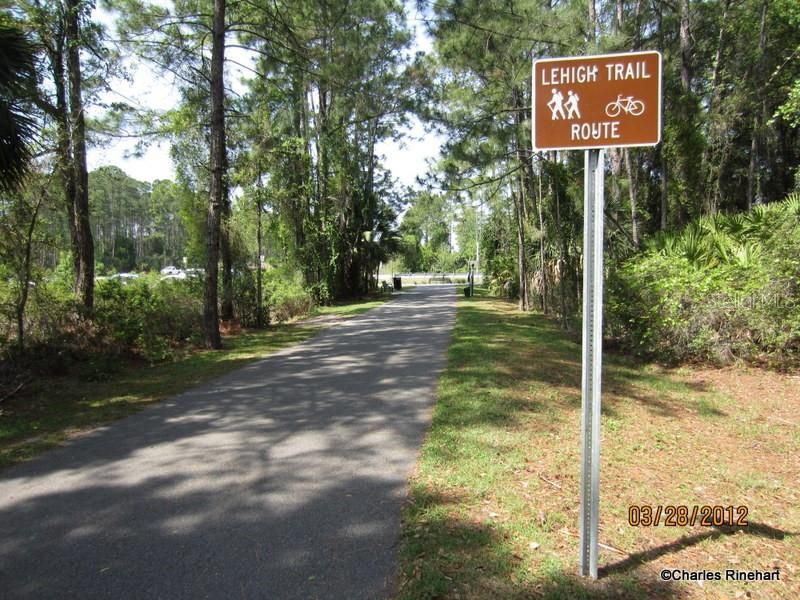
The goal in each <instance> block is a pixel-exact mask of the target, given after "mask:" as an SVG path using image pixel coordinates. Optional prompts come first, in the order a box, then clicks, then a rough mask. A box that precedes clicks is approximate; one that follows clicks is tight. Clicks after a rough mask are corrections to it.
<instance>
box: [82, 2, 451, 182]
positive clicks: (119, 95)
mask: <svg viewBox="0 0 800 600" xmlns="http://www.w3.org/2000/svg"><path fill="white" fill-rule="evenodd" d="M408 9H409V23H410V25H411V27H412V28H413V29H414V32H415V41H414V46H413V48H412V50H413V51H417V50H422V51H429V50H430V48H431V40H430V39H429V37H428V36H427V34H426V33H425V31H424V26H423V24H422V22H421V21H420V20H419V18H418V15H417V12H416V9H415V8H414V7H413V6H409V7H408ZM94 18H95V19H97V20H98V21H101V22H103V23H104V24H106V25H107V27H108V29H109V33H111V34H112V35H113V31H114V27H113V17H111V16H110V15H109V14H108V13H107V12H105V11H103V10H102V9H99V8H98V9H95V12H94ZM226 54H227V55H228V58H233V59H234V60H235V61H237V62H241V63H244V64H247V63H249V62H250V59H249V57H247V56H246V52H245V51H243V50H240V49H235V48H233V49H229V50H227V51H226ZM229 68H230V67H229ZM131 71H133V82H132V83H131V82H128V81H124V80H118V81H115V82H112V88H113V89H114V90H115V92H116V93H114V94H111V95H110V96H109V97H107V98H104V100H106V101H125V102H128V103H129V104H133V105H138V106H140V107H142V108H151V109H156V110H165V109H168V108H171V107H172V106H175V105H176V104H177V103H178V100H179V95H178V92H177V88H176V84H175V81H174V80H173V78H172V76H171V75H169V74H160V73H157V72H155V71H154V70H153V69H152V68H151V67H150V66H149V65H147V64H143V63H141V62H140V63H138V64H136V65H135V66H131ZM240 71H241V70H240ZM238 77H239V75H237V74H236V73H230V75H229V76H228V84H229V85H232V84H233V86H234V88H236V87H237V86H236V84H235V83H234V82H235V80H236V79H238ZM403 133H404V137H403V139H402V140H401V141H400V142H393V141H387V142H382V143H380V144H379V145H378V146H377V147H376V153H377V154H378V155H379V156H383V157H385V160H384V164H385V165H386V167H388V168H389V170H390V171H391V172H392V174H393V176H394V177H396V178H397V179H398V180H399V183H400V184H401V185H409V186H413V187H418V186H416V184H415V181H416V178H417V177H418V176H424V175H425V174H426V173H427V172H428V164H427V162H428V161H435V160H437V159H438V157H439V147H440V144H441V143H442V141H443V138H442V137H440V136H438V135H436V134H430V133H426V132H425V131H424V128H423V126H422V124H421V123H420V122H419V120H417V119H416V118H413V119H412V125H411V127H410V128H408V129H407V130H406V131H405V132H403ZM136 142H137V140H135V139H121V140H119V141H115V142H113V143H111V144H109V145H107V146H105V147H102V148H101V147H94V148H90V149H89V152H88V163H89V165H88V166H89V170H90V171H91V170H94V169H96V168H97V167H100V166H105V165H115V166H118V167H120V168H121V169H123V170H124V171H125V172H126V173H127V174H128V175H130V176H131V177H133V178H134V179H138V180H140V181H154V180H156V179H174V177H175V169H174V167H173V164H172V160H171V159H170V156H169V150H170V145H169V142H167V141H162V142H159V143H154V144H152V145H151V146H150V147H149V148H148V149H147V150H146V152H145V153H144V154H143V155H142V156H138V157H137V156H133V150H134V148H135V145H136Z"/></svg>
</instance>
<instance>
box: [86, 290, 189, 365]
mask: <svg viewBox="0 0 800 600" xmlns="http://www.w3.org/2000/svg"><path fill="white" fill-rule="evenodd" d="M200 298H201V294H200V290H199V283H197V282H195V281H193V280H192V279H188V280H186V281H163V282H158V283H156V284H154V285H153V284H150V283H148V282H146V281H134V282H132V283H127V284H124V283H122V282H121V281H120V280H119V279H109V280H106V281H103V282H102V283H100V284H99V285H98V286H97V292H96V307H95V319H94V322H95V325H96V326H97V327H98V329H99V331H100V332H101V333H102V334H103V335H105V336H107V337H108V338H109V339H110V341H111V342H112V343H113V344H114V345H116V347H117V348H118V350H119V351H126V350H129V349H130V350H132V351H133V352H134V353H136V354H139V355H141V356H142V357H144V358H145V359H147V360H149V361H151V362H157V361H161V360H164V359H166V358H169V356H170V353H171V348H172V347H173V346H175V345H178V344H180V343H185V342H187V341H190V340H191V339H192V338H195V339H196V338H198V337H199V335H200V333H201V327H202V323H201V315H202V303H201V300H200Z"/></svg>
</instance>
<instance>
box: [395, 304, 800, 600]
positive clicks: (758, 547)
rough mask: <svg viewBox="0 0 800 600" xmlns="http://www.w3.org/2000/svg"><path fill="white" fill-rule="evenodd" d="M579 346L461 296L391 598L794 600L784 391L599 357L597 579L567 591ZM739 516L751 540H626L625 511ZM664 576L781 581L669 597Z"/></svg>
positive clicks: (797, 514) (694, 535)
mask: <svg viewBox="0 0 800 600" xmlns="http://www.w3.org/2000/svg"><path fill="white" fill-rule="evenodd" d="M580 357H581V354H580V341H579V339H577V338H576V336H575V335H574V334H571V333H566V332H564V331H562V330H561V329H560V328H559V326H558V323H557V322H553V321H552V320H550V319H547V318H545V317H543V316H542V315H540V314H535V313H523V312H520V311H518V310H517V307H516V305H515V304H514V303H512V302H511V301H508V300H502V299H497V298H491V297H488V296H486V295H485V290H479V295H478V296H476V297H473V298H460V299H459V304H458V313H457V320H456V325H455V330H454V334H453V340H452V344H451V347H450V350H449V356H448V366H447V369H446V371H445V372H444V374H443V376H442V378H441V380H440V383H439V387H438V400H437V404H436V408H435V411H434V416H433V424H432V427H431V430H430V433H429V434H428V437H427V440H426V441H425V444H424V446H423V449H422V454H421V460H420V463H419V465H418V469H417V471H416V473H415V475H414V476H413V479H412V482H411V492H410V498H409V502H408V505H407V507H406V509H405V513H404V525H403V545H402V550H401V556H402V565H401V569H402V583H401V588H400V593H399V597H400V598H403V599H408V600H411V599H414V600H417V599H421V598H461V599H494V598H509V599H514V598H518V599H522V598H538V597H542V598H560V599H564V600H567V599H569V600H573V599H579V598H609V599H611V598H641V599H649V598H677V597H680V598H720V599H722V598H738V597H748V598H763V599H772V598H786V599H789V598H796V597H797V596H798V595H799V594H800V544H798V539H800V527H799V526H798V524H800V496H798V492H797V489H796V487H797V486H796V480H797V473H798V472H800V436H798V425H799V424H798V421H797V412H798V411H797V408H798V406H797V401H798V398H797V393H796V390H797V384H798V378H797V376H791V375H784V374H778V373H774V372H770V371H763V370H758V369H751V368H727V369H716V368H700V367H698V368H690V367H682V368H676V369H669V368H665V367H661V366H658V365H654V364H642V363H638V362H632V361H631V360H630V359H627V358H624V357H622V356H620V355H617V354H613V353H608V352H607V353H606V356H605V358H604V360H605V362H604V365H603V366H604V372H603V416H602V431H603V438H602V449H601V452H602V466H601V483H600V543H601V547H600V566H601V577H600V579H599V580H598V581H596V582H595V581H590V580H587V579H583V578H580V577H578V576H577V575H576V571H577V560H578V559H577V557H578V509H579V493H578V490H579V477H580V406H581V398H580V381H581V375H580V360H581V358H580ZM645 504H646V505H652V506H654V507H655V506H656V505H659V504H661V505H667V504H671V505H689V506H693V505H700V506H703V505H712V506H713V505H723V506H730V505H733V506H740V505H744V506H747V507H748V511H749V512H748V521H749V525H748V526H747V527H741V528H726V527H699V526H695V527H688V526H687V527H665V526H663V525H662V526H659V527H633V526H631V525H629V524H628V510H629V507H631V506H635V505H645ZM663 568H675V569H687V570H691V571H695V570H700V569H709V570H713V571H718V570H723V571H724V570H725V569H738V570H753V569H759V570H774V569H776V568H778V569H780V572H781V581H780V582H777V583H772V582H760V583H749V584H747V583H735V582H724V581H723V582H706V583H705V584H704V585H702V586H701V585H698V584H696V583H669V582H663V581H661V580H660V579H659V571H660V570H661V569H663Z"/></svg>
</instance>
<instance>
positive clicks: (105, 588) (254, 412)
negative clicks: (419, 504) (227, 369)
mask: <svg viewBox="0 0 800 600" xmlns="http://www.w3.org/2000/svg"><path fill="white" fill-rule="evenodd" d="M454 299H455V298H454V290H453V289H452V288H439V289H436V288H428V289H426V290H419V291H417V292H416V293H415V292H413V291H412V292H410V293H408V294H405V295H403V296H399V297H398V298H397V299H395V300H394V301H392V302H389V303H387V304H384V305H383V306H381V307H378V308H376V309H375V310H374V311H370V312H369V313H366V314H364V315H362V316H359V317H356V318H355V319H353V320H350V321H347V322H344V323H342V324H341V325H338V326H336V327H334V328H332V329H328V330H325V331H323V332H322V333H320V334H319V335H318V336H316V337H315V338H313V339H312V340H309V341H308V342H306V343H304V344H302V345H300V346H297V347H294V348H290V349H286V350H282V351H279V352H278V353H276V354H274V355H272V356H270V357H268V358H267V359H264V360H262V361H258V362H255V363H251V364H249V365H247V366H245V367H244V368H242V369H240V370H238V371H236V372H233V373H229V374H227V375H225V376H223V377H221V378H219V379H217V380H215V381H214V382H212V383H210V384H207V385H204V386H201V387H199V388H196V389H193V390H190V391H188V392H186V393H183V394H180V395H178V396H175V397H173V398H170V399H168V400H165V401H163V402H161V403H160V404H157V405H153V406H151V407H148V408H147V409H145V410H143V411H141V412H139V413H137V414H135V415H132V416H131V417H128V418H126V419H124V420H121V421H117V422H114V423H112V424H109V425H108V426H105V427H102V428H99V429H97V430H95V431H93V432H91V433H88V434H86V435H83V436H80V437H78V438H76V439H73V440H71V441H69V442H68V443H67V444H65V445H64V446H63V447H61V448H58V449H55V450H53V451H51V452H48V453H46V454H44V455H42V456H41V457H40V458H39V459H37V460H33V461H30V462H28V463H24V464H20V465H17V466H14V467H11V468H9V469H6V470H4V471H3V472H2V473H0V565H1V566H2V567H1V568H0V589H2V590H3V592H2V595H3V597H4V598H28V597H31V598H33V597H36V598H41V597H59V598H69V597H75V598H154V597H164V598H205V597H215V598H231V597H242V598H264V597H267V598H276V599H281V598H329V597H342V598H372V597H381V596H385V595H388V594H390V593H391V591H392V589H393V585H394V576H395V569H396V552H397V541H398V538H399V535H400V521H399V515H400V510H401V506H402V503H403V500H404V498H405V494H406V485H407V478H408V476H409V474H410V470H411V468H412V466H413V464H414V462H415V460H416V458H417V454H418V451H419V446H420V443H421V441H422V436H423V434H424V431H425V429H426V428H427V426H428V423H429V420H430V414H431V406H432V401H433V389H434V386H435V383H436V380H437V377H438V374H439V372H440V371H441V369H442V368H443V367H444V356H445V350H446V348H447V344H448V342H449V336H450V328H451V326H452V322H453V319H454V312H455V311H454Z"/></svg>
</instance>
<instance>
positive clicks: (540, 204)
mask: <svg viewBox="0 0 800 600" xmlns="http://www.w3.org/2000/svg"><path fill="white" fill-rule="evenodd" d="M543 162H544V154H543V153H542V154H539V198H538V202H537V205H536V208H537V212H538V213H539V268H540V270H541V277H540V278H541V282H542V313H544V314H545V315H546V314H548V313H549V305H548V303H547V293H548V291H549V290H548V287H549V282H548V280H547V264H546V263H545V252H544V250H545V237H544V215H543V214H542V213H543V205H544V191H543V190H542V169H543V168H544V165H543Z"/></svg>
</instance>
